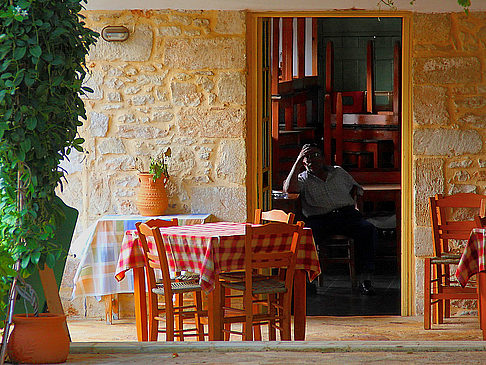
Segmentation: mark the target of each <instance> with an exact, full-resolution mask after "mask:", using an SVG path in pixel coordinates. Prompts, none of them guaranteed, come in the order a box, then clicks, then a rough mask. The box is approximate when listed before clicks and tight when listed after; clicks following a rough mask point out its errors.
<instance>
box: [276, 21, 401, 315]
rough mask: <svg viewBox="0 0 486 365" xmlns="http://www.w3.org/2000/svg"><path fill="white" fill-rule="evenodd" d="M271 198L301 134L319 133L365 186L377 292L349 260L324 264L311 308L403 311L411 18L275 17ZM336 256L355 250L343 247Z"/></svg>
mask: <svg viewBox="0 0 486 365" xmlns="http://www.w3.org/2000/svg"><path fill="white" fill-rule="evenodd" d="M271 38H272V43H271V44H272V47H271V55H272V63H271V64H272V67H271V82H270V83H271V89H272V90H271V94H272V96H271V100H272V101H271V103H272V108H271V110H272V170H271V172H272V174H271V176H272V190H273V191H274V192H275V194H274V199H273V200H272V206H273V207H274V208H283V209H284V210H292V211H295V212H296V213H297V215H298V214H299V213H300V208H299V202H298V200H295V201H289V200H288V199H281V196H279V194H278V191H279V190H280V189H281V188H282V182H283V180H284V179H285V177H286V176H287V174H288V172H289V171H290V169H291V166H292V164H293V162H294V161H295V158H296V157H297V155H298V153H299V151H300V148H301V146H302V144H304V143H316V144H318V145H320V146H321V147H322V149H323V151H324V157H325V159H326V162H327V163H328V164H332V165H340V166H342V167H343V168H345V169H346V170H347V171H348V172H349V173H350V174H351V175H352V176H353V178H354V179H355V180H356V181H357V182H358V183H359V184H360V185H362V186H363V187H364V190H365V194H364V196H363V197H362V198H361V199H359V200H358V201H357V204H358V206H359V208H360V210H361V212H362V213H363V215H364V216H365V217H366V218H367V219H368V220H369V221H370V222H372V223H373V224H374V225H375V226H376V227H377V231H378V242H377V247H376V270H375V275H374V278H373V279H374V280H373V281H374V286H375V288H376V294H377V295H375V296H373V297H362V296H360V294H359V291H357V290H353V288H352V286H351V280H350V279H351V278H350V271H351V270H348V263H344V264H342V263H341V264H328V265H321V266H322V270H323V274H322V278H321V280H319V282H318V283H312V284H310V285H309V287H308V289H309V290H308V298H307V303H308V304H307V314H308V315H380V314H387V315H390V314H397V315H398V314H400V306H401V298H400V293H401V288H400V282H401V281H400V269H401V260H400V259H401V245H400V243H401V229H400V227H401V165H400V162H401V124H402V120H401V105H400V101H401V80H402V74H401V54H402V52H401V43H402V19H401V18H393V17H389V18H380V17H363V18H359V17H353V18H350V17H332V18H327V17H312V18H292V17H286V18H273V19H272V37H271ZM334 254H335V255H337V256H340V255H342V254H344V255H345V254H346V252H335V253H334Z"/></svg>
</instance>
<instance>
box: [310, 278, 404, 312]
mask: <svg viewBox="0 0 486 365" xmlns="http://www.w3.org/2000/svg"><path fill="white" fill-rule="evenodd" d="M373 286H374V288H375V292H376V295H373V296H365V295H361V294H360V292H359V290H357V289H356V288H355V289H352V288H351V283H350V280H349V277H348V276H346V275H337V276H329V275H326V276H325V280H324V284H323V286H322V287H319V288H317V290H315V289H314V288H313V286H312V285H309V286H308V288H309V290H308V294H307V315H309V316H370V315H399V314H400V279H399V278H398V277H397V276H390V275H387V276H386V275H375V276H374V278H373ZM313 289H314V290H313Z"/></svg>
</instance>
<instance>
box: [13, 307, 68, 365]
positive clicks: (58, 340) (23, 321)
mask: <svg viewBox="0 0 486 365" xmlns="http://www.w3.org/2000/svg"><path fill="white" fill-rule="evenodd" d="M13 323H14V329H13V331H12V333H11V334H10V337H9V340H8V345H7V353H8V356H9V357H10V360H11V361H12V362H13V363H20V364H58V363H63V362H66V359H67V357H68V355H69V342H70V340H69V333H68V330H67V325H66V316H65V315H61V314H51V313H41V314H39V317H34V315H33V314H29V316H28V317H27V316H26V315H25V314H16V315H14V316H13Z"/></svg>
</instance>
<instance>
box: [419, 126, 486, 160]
mask: <svg viewBox="0 0 486 365" xmlns="http://www.w3.org/2000/svg"><path fill="white" fill-rule="evenodd" d="M413 143H414V154H416V155H429V156H460V155H464V154H469V153H472V154H474V153H480V152H481V149H482V147H483V141H482V137H481V135H480V134H479V133H478V131H475V130H457V129H431V128H429V129H419V130H416V131H415V132H414V134H413Z"/></svg>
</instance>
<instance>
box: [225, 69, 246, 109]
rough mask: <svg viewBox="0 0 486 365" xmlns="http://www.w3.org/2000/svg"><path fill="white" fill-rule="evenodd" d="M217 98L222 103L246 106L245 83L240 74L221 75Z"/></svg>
mask: <svg viewBox="0 0 486 365" xmlns="http://www.w3.org/2000/svg"><path fill="white" fill-rule="evenodd" d="M218 97H219V101H220V102H222V103H235V104H246V82H245V77H244V75H243V74H242V73H236V72H233V73H222V74H221V75H220V76H219V80H218Z"/></svg>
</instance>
